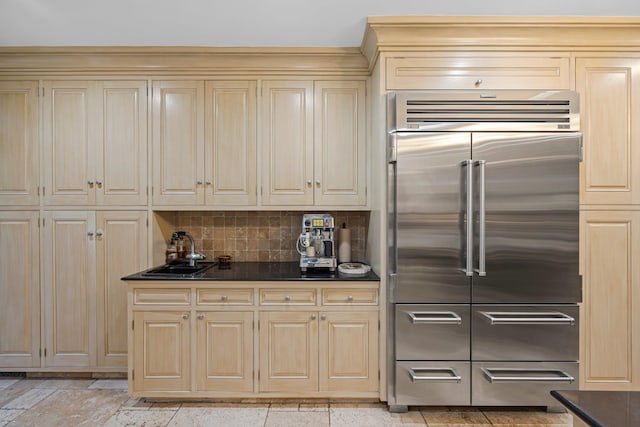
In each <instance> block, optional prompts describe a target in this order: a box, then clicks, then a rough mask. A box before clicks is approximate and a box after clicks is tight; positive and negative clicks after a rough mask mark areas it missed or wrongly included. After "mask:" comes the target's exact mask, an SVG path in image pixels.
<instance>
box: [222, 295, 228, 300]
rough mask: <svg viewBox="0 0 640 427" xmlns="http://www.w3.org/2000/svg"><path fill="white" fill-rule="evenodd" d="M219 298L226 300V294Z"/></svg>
mask: <svg viewBox="0 0 640 427" xmlns="http://www.w3.org/2000/svg"><path fill="white" fill-rule="evenodd" d="M220 299H221V300H222V301H226V300H227V299H228V298H227V296H226V295H222V296H221V297H220Z"/></svg>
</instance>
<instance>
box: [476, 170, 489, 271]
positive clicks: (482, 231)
mask: <svg viewBox="0 0 640 427" xmlns="http://www.w3.org/2000/svg"><path fill="white" fill-rule="evenodd" d="M485 164H486V162H485V161H484V160H478V161H476V165H478V167H479V175H478V176H479V179H478V269H477V270H476V273H478V276H486V275H487V271H486V261H485V246H486V245H485V243H486V226H485V225H486V221H485V218H486V216H485V194H486V193H485V184H484V183H485V179H484V178H485Z"/></svg>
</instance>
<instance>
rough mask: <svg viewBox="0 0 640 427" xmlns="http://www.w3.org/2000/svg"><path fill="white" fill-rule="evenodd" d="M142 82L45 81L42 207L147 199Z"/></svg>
mask: <svg viewBox="0 0 640 427" xmlns="http://www.w3.org/2000/svg"><path fill="white" fill-rule="evenodd" d="M146 97H147V88H146V81H66V80H65V81H45V82H44V102H43V117H42V122H43V148H44V153H43V171H44V183H43V190H42V191H43V195H44V203H45V204H46V205H57V206H67V205H69V206H72V205H85V206H86V205H97V204H99V205H126V206H135V205H145V204H146V203H147V101H146Z"/></svg>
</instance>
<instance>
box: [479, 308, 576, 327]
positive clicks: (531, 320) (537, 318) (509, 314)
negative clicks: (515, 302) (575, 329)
mask: <svg viewBox="0 0 640 427" xmlns="http://www.w3.org/2000/svg"><path fill="white" fill-rule="evenodd" d="M478 313H480V314H481V315H483V316H484V317H485V320H487V321H488V322H489V323H490V324H492V325H571V326H573V325H575V324H576V319H574V318H573V317H571V316H569V315H567V314H564V313H560V312H558V311H553V312H540V313H527V312H519V311H503V312H497V311H479V312H478Z"/></svg>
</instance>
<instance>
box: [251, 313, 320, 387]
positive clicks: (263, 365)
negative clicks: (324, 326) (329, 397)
mask: <svg viewBox="0 0 640 427" xmlns="http://www.w3.org/2000/svg"><path fill="white" fill-rule="evenodd" d="M317 390H318V319H317V314H316V313H315V312H276V311H272V312H261V313H260V391H261V392H270V391H291V392H300V391H317Z"/></svg>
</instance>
